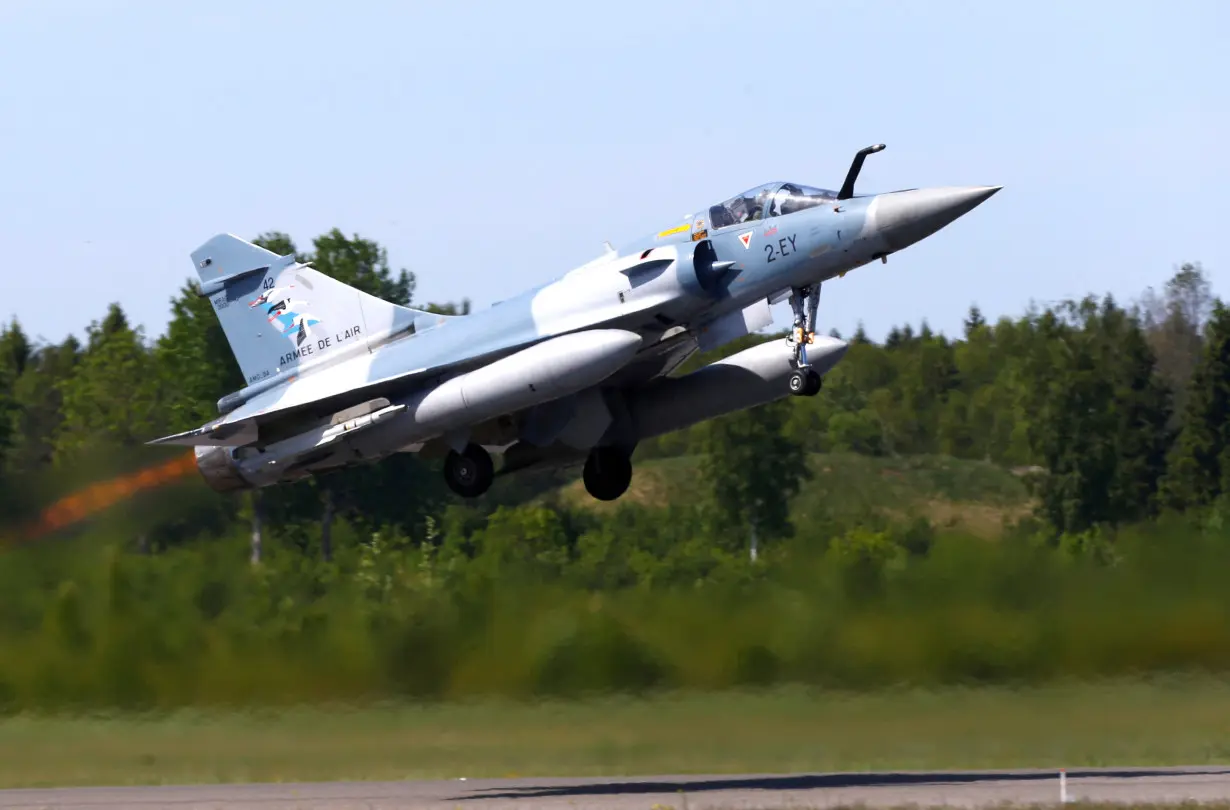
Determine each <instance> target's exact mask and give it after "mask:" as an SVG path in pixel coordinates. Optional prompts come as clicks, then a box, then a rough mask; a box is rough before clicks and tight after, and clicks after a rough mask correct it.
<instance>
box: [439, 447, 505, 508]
mask: <svg viewBox="0 0 1230 810" xmlns="http://www.w3.org/2000/svg"><path fill="white" fill-rule="evenodd" d="M494 478H495V465H494V464H492V462H491V455H490V454H489V453H488V452H487V451H486V450H484V449H483V448H482V447H480V446H479V445H477V444H471V445H467V446H466V449H465V450H463V451H462V452H460V453H458V452H457V451H456V450H450V451H449V453H448V456H447V457H446V458H445V459H444V481H445V483H446V484H448V488H449V489H451V490H452V491H453V492H456V493H457V494H458V495H460V496H461V497H463V498H477V497H478V496H479V495H482V494H483V493H484V492H486V491H487V490H488V489H490V488H491V481H492V480H493V479H494Z"/></svg>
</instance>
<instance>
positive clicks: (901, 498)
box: [562, 453, 1030, 537]
mask: <svg viewBox="0 0 1230 810" xmlns="http://www.w3.org/2000/svg"><path fill="white" fill-rule="evenodd" d="M697 463H698V459H697V458H695V457H690V456H683V457H678V458H661V459H646V460H644V461H638V462H637V465H636V472H635V474H634V477H633V480H632V486H631V487H630V488H629V490H628V493H627V494H626V495H625V496H624V497H623V498H622V499H620V501H619V502H616V503H603V502H601V501H595V500H593V499H592V498H590V497H588V496H587V495H586V494H585V488H584V485H583V484H582V483H581V482H580V481H579V480H576V481H572V482H570V483H567V484H565V485H564V487H563V492H562V494H563V497H564V500H565V502H566V503H568V504H569V505H571V506H579V507H587V508H592V509H597V510H604V509H605V510H610V509H614V508H616V506H617V503H622V502H623V501H624V500H629V501H633V502H637V503H643V504H646V505H652V506H664V505H666V504H667V503H671V502H674V503H686V502H689V501H693V500H695V499H696V498H697V497H698V495H699V493H698V491H697V490H698V487H699V486H700V477H699V476H698V475H697V474H696V466H697ZM810 467H811V470H812V478H811V480H810V481H806V482H804V484H803V487H802V489H801V490H800V491H799V495H798V497H797V498H795V500H794V504H793V515H792V517H793V519H794V520H795V522H796V524H801V523H802V522H805V521H807V520H808V519H810V518H812V517H813V516H814V515H815V514H816V512H817V511H818V510H821V509H823V510H826V511H828V512H829V513H830V514H833V515H835V516H838V517H841V516H845V515H860V516H861V515H864V514H866V513H867V511H868V510H871V511H880V512H883V513H885V514H889V515H891V516H893V517H896V518H906V519H908V518H913V517H918V516H924V517H927V518H929V519H930V520H931V522H932V523H933V524H934V525H935V526H936V527H943V528H952V529H958V530H961V531H967V532H970V533H972V534H976V535H979V536H982V537H997V536H998V535H999V534H1000V532H1001V530H1002V529H1003V526H1004V522H1005V520H1014V519H1016V518H1019V517H1021V516H1023V515H1025V514H1026V513H1027V512H1028V511H1029V509H1030V502H1029V496H1028V493H1027V492H1026V489H1025V484H1024V482H1023V481H1022V480H1021V478H1020V477H1019V476H1016V475H1014V474H1013V473H1011V472H1010V471H1008V470H1006V469H1004V468H1003V467H1000V466H997V465H995V464H989V463H985V462H980V461H968V460H965V459H956V458H951V457H948V456H909V457H902V458H893V459H889V458H873V457H871V456H864V455H858V454H856V453H830V454H813V455H812V456H811V458H810Z"/></svg>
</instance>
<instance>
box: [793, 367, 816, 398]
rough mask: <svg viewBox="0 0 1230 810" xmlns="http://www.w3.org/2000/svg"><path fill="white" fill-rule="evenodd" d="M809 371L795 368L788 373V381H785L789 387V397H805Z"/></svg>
mask: <svg viewBox="0 0 1230 810" xmlns="http://www.w3.org/2000/svg"><path fill="white" fill-rule="evenodd" d="M808 371H810V369H801V368H796V369H795V370H794V371H792V372H790V379H789V380H788V381H787V382H788V384H789V385H790V394H791V396H796V397H805V396H807V387H808V379H807V372H808Z"/></svg>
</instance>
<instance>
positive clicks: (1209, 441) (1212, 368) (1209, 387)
mask: <svg viewBox="0 0 1230 810" xmlns="http://www.w3.org/2000/svg"><path fill="white" fill-rule="evenodd" d="M1228 479H1230V308H1228V307H1226V306H1225V305H1224V304H1222V303H1221V302H1220V301H1218V302H1216V303H1215V304H1214V307H1213V314H1212V317H1211V318H1210V319H1209V324H1208V328H1207V329H1206V330H1205V335H1204V349H1203V351H1202V352H1201V356H1200V360H1199V362H1198V363H1197V364H1196V368H1195V370H1194V371H1193V373H1192V378H1191V384H1190V386H1189V387H1188V390H1187V403H1186V408H1185V409H1184V413H1183V420H1182V428H1181V429H1180V432H1179V437H1178V439H1177V440H1176V442H1175V446H1174V448H1173V450H1172V451H1171V453H1170V457H1169V459H1168V465H1167V471H1166V477H1165V480H1164V482H1163V485H1162V499H1163V502H1164V503H1165V504H1166V505H1167V506H1169V507H1171V508H1174V509H1186V508H1192V507H1199V506H1204V505H1207V504H1210V503H1212V502H1213V501H1214V500H1216V499H1217V498H1218V497H1219V496H1220V495H1222V494H1223V493H1225V492H1226V491H1227V486H1228V485H1230V480H1228Z"/></svg>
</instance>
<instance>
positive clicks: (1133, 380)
mask: <svg viewBox="0 0 1230 810" xmlns="http://www.w3.org/2000/svg"><path fill="white" fill-rule="evenodd" d="M1039 334H1040V335H1041V336H1043V337H1044V341H1043V342H1042V344H1040V345H1039V347H1038V348H1039V350H1040V351H1039V352H1038V353H1037V354H1036V356H1035V357H1034V363H1035V365H1034V370H1035V374H1036V376H1034V380H1035V385H1034V386H1033V387H1032V389H1031V390H1030V391H1029V392H1027V393H1026V397H1027V399H1028V400H1029V405H1028V407H1029V409H1030V410H1031V411H1032V412H1034V413H1035V414H1036V417H1035V419H1034V420H1033V421H1032V422H1031V424H1030V436H1031V440H1032V442H1033V446H1034V449H1035V451H1036V452H1037V454H1038V456H1039V458H1040V459H1041V460H1042V463H1043V464H1044V466H1045V467H1046V469H1047V471H1048V472H1047V475H1046V476H1044V477H1043V478H1041V479H1040V481H1039V482H1038V486H1037V490H1038V492H1037V494H1038V496H1039V500H1040V504H1041V506H1040V509H1041V512H1042V516H1043V517H1044V518H1045V519H1046V520H1047V521H1048V523H1049V524H1050V525H1051V526H1052V527H1054V529H1055V530H1056V531H1057V532H1061V533H1062V532H1083V531H1086V530H1088V529H1090V528H1093V527H1095V526H1098V525H1103V524H1110V525H1114V524H1119V523H1123V522H1126V521H1131V520H1137V519H1140V518H1142V517H1144V516H1146V515H1147V514H1149V512H1150V510H1151V508H1152V507H1153V506H1154V503H1153V496H1154V494H1155V493H1156V491H1157V488H1158V484H1159V479H1160V478H1161V475H1162V473H1163V471H1164V467H1165V453H1166V448H1167V444H1168V439H1169V436H1168V434H1167V431H1166V422H1167V420H1168V418H1169V415H1170V414H1169V401H1168V397H1167V392H1166V388H1165V384H1164V383H1163V382H1162V380H1161V379H1160V378H1159V377H1158V376H1157V374H1156V373H1155V368H1154V365H1155V364H1154V359H1153V355H1152V352H1150V350H1149V347H1148V344H1147V342H1146V341H1145V338H1144V335H1143V332H1142V330H1141V327H1140V323H1139V321H1138V320H1137V319H1136V318H1135V317H1133V316H1131V315H1130V314H1129V313H1127V312H1125V311H1124V310H1123V309H1121V308H1120V307H1118V306H1117V305H1116V304H1115V303H1114V301H1113V300H1111V299H1110V298H1109V297H1108V298H1106V299H1105V300H1104V301H1103V302H1102V303H1101V305H1100V306H1099V305H1098V304H1097V302H1095V301H1094V300H1093V299H1092V298H1087V299H1085V300H1084V301H1081V302H1080V303H1079V304H1077V303H1073V302H1069V303H1067V304H1065V305H1064V306H1063V307H1061V308H1060V310H1059V311H1058V312H1054V311H1048V312H1047V313H1045V314H1044V315H1043V316H1042V318H1041V319H1040V323H1039Z"/></svg>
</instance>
